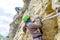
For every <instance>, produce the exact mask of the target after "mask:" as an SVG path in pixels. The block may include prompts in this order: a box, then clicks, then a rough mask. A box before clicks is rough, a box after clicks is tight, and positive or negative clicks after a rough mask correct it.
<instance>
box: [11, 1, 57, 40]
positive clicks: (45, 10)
mask: <svg viewBox="0 0 60 40" xmlns="http://www.w3.org/2000/svg"><path fill="white" fill-rule="evenodd" d="M23 1H24V6H23V8H22V12H21V13H23V14H21V15H22V16H21V15H19V16H18V17H17V18H16V20H17V19H18V21H20V23H19V22H17V21H15V22H16V23H18V24H19V25H18V29H17V31H15V32H16V34H15V36H14V38H12V40H33V39H32V36H31V35H30V34H29V32H28V30H27V31H26V33H24V32H23V27H24V26H25V23H24V22H23V20H22V17H24V16H25V15H30V16H31V18H32V20H34V18H35V16H34V15H37V14H38V15H40V16H42V18H46V16H48V15H50V14H52V15H50V16H53V15H55V14H56V12H55V11H54V10H53V9H52V2H51V1H52V0H23ZM42 24H43V25H42V30H43V36H44V39H45V40H54V37H55V35H56V34H57V32H58V22H57V17H55V18H52V19H49V20H45V21H43V22H42ZM15 25H16V24H15ZM13 29H15V28H14V27H12V30H13Z"/></svg>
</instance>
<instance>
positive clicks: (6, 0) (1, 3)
mask: <svg viewBox="0 0 60 40" xmlns="http://www.w3.org/2000/svg"><path fill="white" fill-rule="evenodd" d="M23 4H24V3H23V1H22V0H0V34H2V35H3V36H7V35H8V33H9V28H10V26H9V24H10V23H11V22H12V21H13V17H14V15H15V14H16V11H15V7H23Z"/></svg>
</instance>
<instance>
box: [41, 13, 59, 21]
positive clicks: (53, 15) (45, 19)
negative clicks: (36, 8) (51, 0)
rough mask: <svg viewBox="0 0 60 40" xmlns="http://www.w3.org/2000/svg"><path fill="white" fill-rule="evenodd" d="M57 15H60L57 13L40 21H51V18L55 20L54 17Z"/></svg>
mask: <svg viewBox="0 0 60 40" xmlns="http://www.w3.org/2000/svg"><path fill="white" fill-rule="evenodd" d="M59 15H60V13H57V14H55V15H53V16H51V17H48V18H44V19H42V21H45V20H49V19H51V18H55V17H57V16H59ZM42 21H41V22H42Z"/></svg>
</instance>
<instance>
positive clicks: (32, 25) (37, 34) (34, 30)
mask: <svg viewBox="0 0 60 40" xmlns="http://www.w3.org/2000/svg"><path fill="white" fill-rule="evenodd" d="M23 21H24V22H25V27H24V28H23V31H24V32H26V30H27V29H28V31H29V33H30V34H31V35H32V37H33V40H43V37H42V33H41V31H40V30H39V29H41V22H40V19H39V17H38V15H36V16H35V19H34V21H32V20H31V18H30V16H29V15H27V16H25V17H24V18H23Z"/></svg>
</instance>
